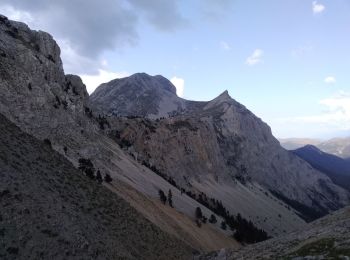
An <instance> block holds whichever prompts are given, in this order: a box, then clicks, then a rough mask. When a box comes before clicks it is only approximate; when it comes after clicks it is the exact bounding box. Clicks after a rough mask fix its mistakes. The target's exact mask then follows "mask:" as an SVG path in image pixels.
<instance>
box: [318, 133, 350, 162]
mask: <svg viewBox="0 0 350 260" xmlns="http://www.w3.org/2000/svg"><path fill="white" fill-rule="evenodd" d="M317 147H318V148H319V149H321V150H322V151H324V152H326V153H330V154H334V155H336V156H338V157H341V158H344V159H349V158H350V137H347V138H346V137H344V138H333V139H330V140H327V141H324V142H322V143H320V144H319V145H318V146H317Z"/></svg>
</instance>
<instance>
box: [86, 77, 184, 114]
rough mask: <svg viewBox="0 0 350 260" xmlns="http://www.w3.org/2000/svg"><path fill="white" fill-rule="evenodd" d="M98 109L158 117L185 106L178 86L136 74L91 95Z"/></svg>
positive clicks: (107, 111)
mask: <svg viewBox="0 0 350 260" xmlns="http://www.w3.org/2000/svg"><path fill="white" fill-rule="evenodd" d="M90 102H91V106H92V107H93V108H94V110H95V111H97V112H101V113H104V114H108V115H112V114H113V115H118V116H142V117H146V116H147V117H151V118H158V117H164V116H168V113H169V112H173V111H181V110H183V109H185V108H186V101H185V100H183V99H181V98H179V97H178V96H177V95H176V88H175V87H174V85H173V84H172V83H171V82H170V81H169V80H168V79H166V78H164V77H162V76H159V75H158V76H153V77H152V76H149V75H147V74H145V73H137V74H134V75H132V76H130V77H127V78H123V79H115V80H112V81H110V82H108V83H104V84H102V85H101V86H100V87H99V88H98V89H96V90H95V92H94V93H92V94H91V96H90Z"/></svg>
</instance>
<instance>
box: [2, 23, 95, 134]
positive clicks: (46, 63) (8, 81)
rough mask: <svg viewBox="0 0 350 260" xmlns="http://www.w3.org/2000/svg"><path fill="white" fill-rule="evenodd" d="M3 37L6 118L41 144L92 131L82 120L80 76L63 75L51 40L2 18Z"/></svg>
mask: <svg viewBox="0 0 350 260" xmlns="http://www.w3.org/2000/svg"><path fill="white" fill-rule="evenodd" d="M0 38H1V41H0V55H1V59H0V75H1V77H0V88H1V96H0V111H1V113H2V114H4V115H5V116H6V117H8V118H9V119H11V120H12V121H14V122H17V123H18V124H20V125H21V128H22V129H24V130H25V131H27V132H31V133H34V134H35V135H36V136H37V137H39V138H41V139H44V138H55V139H59V138H61V136H62V135H64V134H65V132H66V131H67V129H70V128H72V129H74V130H76V129H80V128H81V129H87V130H89V128H90V127H93V126H92V124H89V123H88V121H87V120H86V119H85V116H84V109H85V106H86V104H87V100H88V94H87V92H86V88H85V86H84V84H83V83H82V81H81V79H80V78H79V77H78V76H74V75H65V74H64V71H63V67H62V61H61V58H60V48H59V47H58V45H57V44H56V42H55V41H54V40H53V38H52V37H51V35H49V34H47V33H45V32H41V31H32V30H30V29H29V28H28V26H27V25H25V24H23V23H19V22H13V21H11V22H10V21H9V20H7V18H6V17H4V16H0ZM88 125H89V126H88ZM72 131H73V130H72Z"/></svg>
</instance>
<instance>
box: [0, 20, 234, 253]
mask: <svg viewBox="0 0 350 260" xmlns="http://www.w3.org/2000/svg"><path fill="white" fill-rule="evenodd" d="M0 56H1V57H0V113H1V114H3V115H4V116H5V117H6V118H7V119H9V120H10V121H11V122H13V123H15V124H16V125H17V126H18V127H19V128H20V129H21V130H23V131H25V132H26V133H29V134H30V135H33V136H35V137H36V138H37V139H40V140H44V139H47V140H49V141H50V142H51V144H52V148H53V149H54V150H56V151H57V152H59V153H60V154H61V155H62V156H64V157H65V158H66V159H68V160H69V161H70V162H71V163H72V164H73V165H74V166H75V167H78V166H79V163H78V161H79V159H90V160H91V162H92V164H93V166H94V168H95V170H97V169H99V170H100V172H101V174H102V175H103V176H105V175H106V174H109V175H110V176H111V177H112V179H113V180H112V185H107V188H109V189H110V190H111V191H112V192H114V193H117V194H118V195H119V196H120V197H122V198H123V199H124V200H126V201H127V202H128V203H130V204H131V205H132V206H133V207H134V208H135V209H137V210H138V212H140V213H141V214H142V215H143V216H145V217H146V218H147V219H148V220H150V221H151V222H152V223H153V224H155V225H156V226H158V227H160V228H161V229H162V230H163V231H165V232H167V233H170V234H172V235H174V236H176V237H177V238H178V239H179V240H181V241H183V242H184V243H185V244H186V245H188V246H190V247H191V248H194V249H196V250H198V251H209V250H215V249H218V248H222V247H238V246H239V244H238V243H237V242H236V241H235V240H234V239H232V238H230V237H228V235H229V233H228V232H226V231H224V230H222V229H220V223H221V218H220V217H219V216H218V223H216V224H215V223H213V224H207V225H204V226H203V227H202V228H198V227H197V225H196V223H195V221H194V213H195V209H196V208H197V207H202V212H203V214H205V215H206V216H208V217H209V216H210V215H211V214H213V212H212V211H210V210H209V209H207V208H205V207H203V206H202V205H201V204H199V203H198V202H197V201H195V200H193V199H192V198H191V197H189V196H187V195H185V194H182V193H181V192H180V191H179V190H178V189H177V188H175V187H174V186H172V185H171V184H169V183H168V182H167V181H165V180H164V179H163V178H161V177H160V176H158V175H157V174H156V173H154V172H153V171H151V170H150V169H148V168H147V167H144V166H142V165H141V164H139V163H137V162H136V161H135V160H134V159H133V158H132V157H130V156H129V155H127V154H125V152H124V151H123V150H121V149H120V147H119V145H118V144H117V143H116V142H114V141H113V140H111V139H110V138H108V137H107V136H105V135H104V134H103V132H102V130H101V129H102V128H104V127H106V125H105V121H104V120H103V119H101V118H98V117H95V116H94V114H93V113H92V111H91V109H90V108H89V107H88V94H87V92H86V88H85V86H84V84H83V83H82V81H81V80H80V78H79V77H78V76H74V75H65V74H64V71H63V68H62V62H61V59H60V49H59V47H58V45H57V44H56V42H55V41H54V40H53V38H52V37H51V36H50V35H49V34H47V33H45V32H41V31H33V30H30V29H29V28H28V26H27V25H25V24H23V23H19V22H15V21H10V20H8V19H7V18H6V17H4V16H0ZM52 189H55V187H52ZM159 189H161V190H163V191H164V192H166V193H167V192H168V191H169V190H170V189H171V190H172V193H173V204H174V208H170V207H169V206H168V205H163V204H162V203H160V201H159V195H158V192H159ZM96 206H98V204H96ZM211 240H213V241H211Z"/></svg>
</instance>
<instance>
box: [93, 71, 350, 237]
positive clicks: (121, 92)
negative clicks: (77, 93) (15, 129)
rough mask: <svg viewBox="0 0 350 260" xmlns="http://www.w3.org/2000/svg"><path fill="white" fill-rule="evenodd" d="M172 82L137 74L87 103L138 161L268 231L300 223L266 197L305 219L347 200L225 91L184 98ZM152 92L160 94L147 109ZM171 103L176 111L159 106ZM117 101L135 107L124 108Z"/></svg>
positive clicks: (102, 90) (111, 84) (99, 91)
mask: <svg viewBox="0 0 350 260" xmlns="http://www.w3.org/2000/svg"><path fill="white" fill-rule="evenodd" d="M170 85H171V83H170V82H169V81H167V80H165V79H164V78H162V77H160V76H154V77H152V76H149V75H147V74H144V73H143V74H135V75H132V76H130V77H128V78H125V79H119V80H114V81H111V82H109V83H105V84H102V85H101V86H100V87H99V88H97V89H96V91H95V92H94V93H93V94H92V95H91V98H90V103H91V105H92V107H93V108H96V109H97V111H102V112H104V115H107V116H109V117H108V120H109V121H110V124H111V127H110V128H108V129H107V132H109V134H110V136H111V138H113V139H114V140H116V141H117V142H118V143H120V144H121V145H123V146H124V147H125V149H126V150H128V152H129V153H131V154H132V155H133V156H134V157H135V158H137V160H138V161H140V162H142V163H144V164H145V165H149V166H151V167H153V168H156V169H157V170H158V171H159V172H160V173H161V174H163V175H165V176H168V178H169V177H171V178H172V179H174V180H175V182H176V183H177V184H178V186H180V187H182V188H184V189H185V190H190V191H192V192H195V193H201V192H203V193H204V194H205V195H206V196H207V197H208V198H215V199H219V200H221V201H222V202H223V204H224V205H225V206H226V207H227V209H228V210H229V211H230V212H234V213H241V214H243V215H244V216H245V217H246V218H249V219H251V220H252V221H253V222H254V223H258V225H260V226H261V227H263V228H264V229H265V230H267V231H268V232H269V233H270V234H278V233H281V232H284V231H288V230H291V229H292V228H295V227H298V226H300V225H302V223H301V221H300V218H299V217H298V216H296V215H295V214H294V212H293V211H290V212H289V213H288V211H284V210H283V207H284V205H285V204H280V205H282V207H278V204H279V203H281V202H280V201H278V203H273V202H271V201H269V200H268V197H272V198H275V197H277V198H278V199H279V200H283V201H284V202H285V203H287V204H289V205H290V206H292V207H293V208H294V209H295V210H297V213H298V215H301V216H302V217H303V218H304V219H307V220H310V219H314V218H316V217H319V216H322V215H324V214H327V213H328V212H330V211H332V210H335V209H338V208H340V207H342V206H344V205H346V204H348V203H349V193H348V192H347V191H345V190H344V189H342V188H340V187H339V186H337V185H335V184H334V183H333V182H332V181H331V180H330V179H329V178H328V177H327V176H326V175H324V174H322V173H321V172H319V171H317V170H315V169H313V168H312V167H311V166H310V165H309V164H308V163H306V162H305V161H303V160H302V159H300V158H299V157H298V156H296V155H294V154H292V153H290V152H288V151H286V150H284V149H283V148H282V147H281V146H280V145H279V142H278V141H277V140H276V139H275V138H274V137H273V136H272V134H271V130H270V128H269V127H268V126H267V125H266V124H265V123H264V122H263V121H262V120H261V119H259V118H257V117H256V116H255V115H254V114H253V113H251V112H250V111H249V110H248V109H246V108H245V107H244V106H243V105H241V104H239V103H238V102H236V101H235V100H233V99H232V98H231V97H230V96H229V94H228V92H227V91H225V92H224V93H222V94H221V95H220V96H218V97H217V98H215V99H213V100H211V101H208V102H196V101H186V100H183V99H180V98H179V97H177V96H176V93H175V92H174V89H175V87H174V86H172V88H171V87H170ZM162 86H163V87H162ZM126 89H127V91H126ZM145 90H147V91H145ZM151 90H152V91H153V92H155V93H157V95H156V97H155V98H154V102H153V103H151V105H150V106H151V107H152V109H151V110H149V107H148V106H147V105H148V104H150V102H149V100H150V95H151V94H150V93H151V92H152V91H151ZM152 100H153V99H152ZM174 100H177V103H176V104H177V106H173V105H172V106H163V105H162V104H174V102H173V101H174ZM119 102H124V103H130V104H132V108H131V109H130V110H129V111H126V108H125V107H123V109H120V107H119V106H118V105H115V104H119ZM169 109H170V110H171V111H169ZM119 115H127V116H128V117H120V116H119ZM163 115H167V116H163ZM135 117H136V118H135ZM154 118H157V119H156V120H154ZM150 119H153V120H150ZM242 184H243V186H244V187H246V189H247V190H250V191H252V193H253V194H255V195H251V193H250V194H249V192H245V191H244V188H242V186H241V185H242ZM271 193H272V195H271ZM266 200H267V201H269V202H268V203H267V201H266ZM257 212H258V213H257ZM281 218H282V219H283V218H285V219H284V220H282V221H281ZM281 222H282V224H281ZM272 223H274V224H272ZM283 223H290V225H289V227H287V226H285V225H283Z"/></svg>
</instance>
